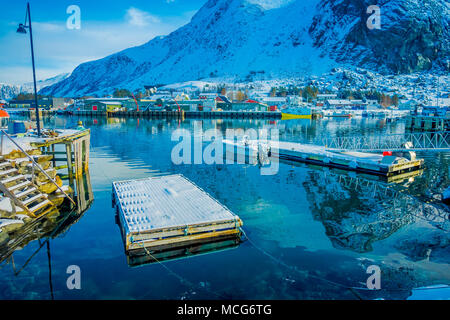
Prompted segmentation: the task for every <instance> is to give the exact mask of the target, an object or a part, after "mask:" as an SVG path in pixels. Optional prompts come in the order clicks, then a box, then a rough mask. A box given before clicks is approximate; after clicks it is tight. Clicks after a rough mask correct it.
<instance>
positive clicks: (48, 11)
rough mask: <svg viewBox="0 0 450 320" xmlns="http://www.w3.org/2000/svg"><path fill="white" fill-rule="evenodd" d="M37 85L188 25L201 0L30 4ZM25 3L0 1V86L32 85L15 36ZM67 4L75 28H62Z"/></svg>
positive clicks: (22, 43)
mask: <svg viewBox="0 0 450 320" xmlns="http://www.w3.org/2000/svg"><path fill="white" fill-rule="evenodd" d="M29 2H30V5H31V18H32V23H33V38H34V44H35V59H36V73H37V78H38V80H42V79H46V78H49V77H52V76H55V75H58V74H60V73H64V72H71V71H72V70H73V69H74V68H75V67H76V66H77V65H79V64H80V63H82V62H86V61H90V60H95V59H99V58H102V57H104V56H107V55H109V54H112V53H114V52H117V51H120V50H123V49H126V48H129V47H132V46H136V45H140V44H143V43H146V42H147V41H149V40H151V39H152V38H153V37H155V36H158V35H166V34H168V33H170V32H172V31H174V30H175V29H177V28H178V27H180V26H182V25H184V24H186V23H188V22H189V21H190V19H191V18H192V16H193V15H194V14H195V12H196V11H197V10H198V9H200V7H201V6H202V5H203V4H204V3H205V2H206V0H134V1H132V0H131V1H128V0H127V1H117V0H110V1H106V0H82V1H76V0H53V1H50V0H31V1H29ZM26 3H27V1H23V0H14V1H11V0H0V8H1V10H0V83H8V84H21V83H25V82H31V81H32V71H31V55H30V45H29V36H28V35H23V34H18V33H16V29H17V26H18V24H19V23H23V21H24V19H25V11H26ZM70 5H77V6H79V7H80V10H81V29H79V30H71V29H68V28H67V27H66V21H67V19H68V18H69V16H70V15H69V14H67V13H66V11H67V8H68V7H69V6H70Z"/></svg>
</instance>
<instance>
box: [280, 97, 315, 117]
mask: <svg viewBox="0 0 450 320" xmlns="http://www.w3.org/2000/svg"><path fill="white" fill-rule="evenodd" d="M311 118H312V110H311V107H310V106H309V105H308V104H306V103H304V102H302V101H300V98H299V97H290V98H289V100H288V105H287V106H285V107H284V108H281V120H289V119H311Z"/></svg>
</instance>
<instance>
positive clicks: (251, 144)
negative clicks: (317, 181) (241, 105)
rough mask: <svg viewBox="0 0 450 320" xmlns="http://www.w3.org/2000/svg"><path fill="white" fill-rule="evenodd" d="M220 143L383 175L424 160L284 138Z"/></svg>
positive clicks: (244, 151)
mask: <svg viewBox="0 0 450 320" xmlns="http://www.w3.org/2000/svg"><path fill="white" fill-rule="evenodd" d="M223 143H224V144H225V145H226V146H227V152H229V151H233V152H235V153H236V154H245V155H252V156H254V157H255V156H258V154H259V153H260V152H261V146H264V148H263V150H267V153H268V156H269V157H271V158H278V159H281V160H288V161H296V162H306V163H312V164H317V165H322V166H328V167H336V168H341V169H346V170H352V171H359V172H365V173H370V174H375V175H381V176H386V177H390V176H394V175H400V174H404V173H405V172H410V171H416V170H420V169H421V168H422V166H423V162H424V161H423V159H415V160H409V159H406V158H403V157H396V156H383V155H382V154H375V153H366V152H356V151H348V152H336V151H329V150H327V149H326V148H325V147H324V146H317V145H312V144H302V143H296V142H287V141H270V140H268V141H261V142H258V141H256V140H247V141H238V142H235V141H232V140H224V141H223ZM264 152H266V151H264Z"/></svg>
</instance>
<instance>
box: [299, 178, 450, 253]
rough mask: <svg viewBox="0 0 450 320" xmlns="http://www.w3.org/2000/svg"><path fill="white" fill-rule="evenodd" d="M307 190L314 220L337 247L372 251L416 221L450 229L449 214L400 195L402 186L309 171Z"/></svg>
mask: <svg viewBox="0 0 450 320" xmlns="http://www.w3.org/2000/svg"><path fill="white" fill-rule="evenodd" d="M304 187H305V189H306V190H307V191H308V200H309V202H310V206H311V209H312V212H313V215H314V218H315V219H317V220H320V221H321V222H322V223H323V225H324V226H325V229H326V234H327V236H328V237H329V238H330V240H331V241H332V243H333V245H334V246H335V247H337V248H346V249H350V250H353V251H356V252H370V251H372V244H373V243H374V242H375V241H380V240H383V239H387V238H389V237H390V236H392V235H393V234H394V233H395V232H397V231H398V230H399V229H400V228H402V227H404V226H406V225H409V224H412V223H414V222H416V221H423V222H426V223H429V224H430V225H432V226H434V227H436V228H439V229H441V230H448V229H449V220H448V211H446V210H445V209H444V208H442V207H440V206H435V205H432V204H427V203H424V202H423V201H420V200H418V199H416V198H414V197H412V196H409V195H408V194H407V193H403V192H400V190H399V188H398V186H392V185H387V184H383V183H380V182H376V181H370V180H366V179H361V178H358V177H357V176H356V177H350V176H348V175H337V174H332V173H330V172H327V173H325V172H321V171H319V170H317V171H310V172H309V174H308V176H307V178H306V182H305V183H304ZM441 244H442V241H439V245H441Z"/></svg>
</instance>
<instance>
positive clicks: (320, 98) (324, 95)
mask: <svg viewBox="0 0 450 320" xmlns="http://www.w3.org/2000/svg"><path fill="white" fill-rule="evenodd" d="M336 98H337V94H335V93H319V94H318V95H317V97H316V100H317V101H325V100H333V99H336Z"/></svg>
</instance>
